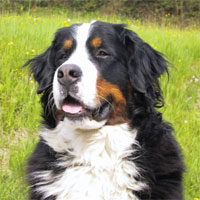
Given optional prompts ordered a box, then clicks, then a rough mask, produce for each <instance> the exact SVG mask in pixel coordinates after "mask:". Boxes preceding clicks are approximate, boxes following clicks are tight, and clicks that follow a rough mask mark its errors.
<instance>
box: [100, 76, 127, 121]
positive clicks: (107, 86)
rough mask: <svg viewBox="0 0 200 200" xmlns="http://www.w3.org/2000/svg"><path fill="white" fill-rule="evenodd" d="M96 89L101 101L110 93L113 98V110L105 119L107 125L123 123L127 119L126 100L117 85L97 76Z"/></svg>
mask: <svg viewBox="0 0 200 200" xmlns="http://www.w3.org/2000/svg"><path fill="white" fill-rule="evenodd" d="M97 91H98V95H99V96H100V97H99V99H100V101H103V100H104V99H106V98H107V97H108V96H110V95H111V96H112V98H113V112H112V113H111V115H110V118H109V119H108V121H107V125H114V124H121V123H125V122H126V119H127V116H126V100H125V98H124V96H123V94H122V92H121V90H120V89H119V87H118V86H117V85H115V84H112V83H109V82H108V81H106V80H104V79H102V78H101V77H98V80H97Z"/></svg>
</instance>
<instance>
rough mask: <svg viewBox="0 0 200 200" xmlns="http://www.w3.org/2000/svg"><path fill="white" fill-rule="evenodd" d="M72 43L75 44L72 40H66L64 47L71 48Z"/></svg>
mask: <svg viewBox="0 0 200 200" xmlns="http://www.w3.org/2000/svg"><path fill="white" fill-rule="evenodd" d="M72 44H73V42H72V40H65V42H64V47H65V48H66V49H70V48H71V47H72Z"/></svg>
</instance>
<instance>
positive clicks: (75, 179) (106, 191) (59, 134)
mask: <svg viewBox="0 0 200 200" xmlns="http://www.w3.org/2000/svg"><path fill="white" fill-rule="evenodd" d="M136 134H137V132H136V131H134V130H132V131H130V130H129V127H128V125H127V124H123V125H116V126H104V127H103V128H101V129H99V130H89V131H81V130H74V131H72V132H69V129H67V127H66V126H65V125H64V122H63V124H60V125H59V126H58V127H57V128H56V129H55V130H53V131H49V130H45V131H43V132H42V133H41V136H42V137H43V138H44V140H45V141H46V143H47V144H48V145H49V146H51V147H52V148H53V149H54V150H55V151H56V152H64V151H65V152H66V151H68V153H69V156H63V157H62V158H61V160H62V162H58V163H59V165H62V166H65V167H66V170H65V171H64V172H63V173H61V174H59V175H58V176H57V177H56V179H54V180H55V181H54V182H53V183H50V182H51V181H52V180H53V177H52V176H53V175H52V172H51V171H43V172H38V173H37V172H36V173H35V174H34V175H35V176H36V177H40V178H41V179H42V182H40V183H38V184H37V185H38V186H40V187H38V189H37V191H38V192H42V193H43V194H44V197H48V196H50V195H56V196H57V200H66V199H68V200H86V199H87V200H94V199H95V200H122V199H123V200H130V199H137V197H136V196H135V195H134V193H133V192H132V191H140V190H142V189H144V188H145V187H146V184H145V183H143V182H140V181H136V179H135V177H136V176H138V175H139V169H138V168H137V167H136V165H135V164H134V162H133V161H128V160H127V159H126V158H127V156H130V155H131V154H132V153H133V151H134V149H132V148H131V146H132V144H135V145H138V144H137V142H136V140H135V137H136ZM69 157H70V159H69ZM44 183H50V184H48V185H45V186H42V184H44Z"/></svg>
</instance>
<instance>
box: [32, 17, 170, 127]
mask: <svg viewBox="0 0 200 200" xmlns="http://www.w3.org/2000/svg"><path fill="white" fill-rule="evenodd" d="M30 62H31V63H32V72H33V74H34V78H35V79H36V80H37V81H38V83H39V87H38V93H43V96H42V104H43V107H44V118H45V120H46V122H47V124H48V125H49V126H50V127H55V126H56V125H57V124H58V123H59V121H61V120H67V121H68V122H69V123H71V124H72V125H74V126H75V127H76V128H82V129H84V128H85V129H88V128H89V129H93V128H99V127H101V126H103V125H104V124H108V125H113V124H119V123H124V122H126V121H128V120H130V119H129V118H130V113H131V112H129V111H130V110H132V109H133V107H135V106H134V105H135V104H138V105H139V104H141V105H143V106H144V107H145V108H148V107H154V106H156V103H158V102H159V100H161V101H162V97H161V92H160V88H159V84H158V80H157V78H158V77H159V76H160V74H162V73H163V72H164V71H166V70H167V67H166V63H165V60H164V59H163V58H162V57H161V55H160V54H159V53H158V52H156V51H155V50H154V49H152V48H151V47H150V46H149V45H148V44H146V43H144V42H143V41H142V40H141V39H140V38H139V37H138V36H137V35H136V34H135V33H133V32H132V31H129V30H127V29H125V28H124V26H123V25H116V24H110V23H105V22H99V21H95V22H92V23H83V24H77V25H72V26H70V27H66V28H62V29H60V30H58V31H57V33H56V35H55V38H54V40H53V42H52V44H51V46H50V47H49V48H48V49H47V50H46V52H44V53H43V54H41V55H39V56H37V57H35V58H33V59H31V60H30V61H29V62H28V63H30ZM141 101H144V102H141ZM145 104H146V105H145ZM46 110H48V112H47V111H46Z"/></svg>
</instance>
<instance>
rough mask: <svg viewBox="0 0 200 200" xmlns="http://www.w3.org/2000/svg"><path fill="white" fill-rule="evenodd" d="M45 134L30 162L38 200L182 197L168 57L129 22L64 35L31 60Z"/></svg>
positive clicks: (95, 24)
mask: <svg viewBox="0 0 200 200" xmlns="http://www.w3.org/2000/svg"><path fill="white" fill-rule="evenodd" d="M25 65H29V66H30V69H31V72H32V73H33V76H34V79H35V80H36V81H37V82H38V89H37V93H39V94H41V104H42V108H43V114H42V117H43V121H42V124H43V126H42V127H43V128H42V129H41V131H40V133H39V135H40V140H39V142H38V144H37V145H36V147H35V150H34V152H33V153H32V155H31V156H30V158H29V160H28V167H27V180H28V184H29V186H30V195H29V199H31V200H41V199H42V200H66V199H68V200H94V199H95V200H122V199H123V200H139V199H166V200H169V199H173V200H180V199H183V194H182V193H183V189H182V176H183V172H184V164H183V161H182V160H183V158H182V154H181V150H180V148H179V145H178V144H177V142H176V141H175V139H174V137H173V135H172V132H173V128H172V126H171V125H170V124H169V123H168V122H165V121H163V119H162V114H161V113H160V112H158V111H157V108H159V107H162V106H163V105H164V100H163V97H162V91H161V88H160V85H159V80H158V79H159V77H160V76H161V75H162V74H163V73H165V72H167V73H168V62H167V61H166V59H165V58H164V56H163V55H162V54H161V53H160V52H158V51H156V50H155V49H153V48H152V47H151V46H150V45H149V44H147V43H146V42H144V41H143V40H142V39H141V38H140V37H139V36H138V35H137V34H136V33H135V32H133V31H131V30H128V29H127V28H126V26H125V25H123V24H112V23H107V22H101V21H92V22H90V23H81V24H74V25H71V26H70V27H64V28H61V29H59V30H58V31H57V32H56V34H55V37H54V39H53V41H52V43H51V45H50V46H49V47H48V48H47V50H46V51H45V52H44V53H42V54H40V55H38V56H36V57H34V58H32V59H30V60H29V61H27V63H26V64H25Z"/></svg>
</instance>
